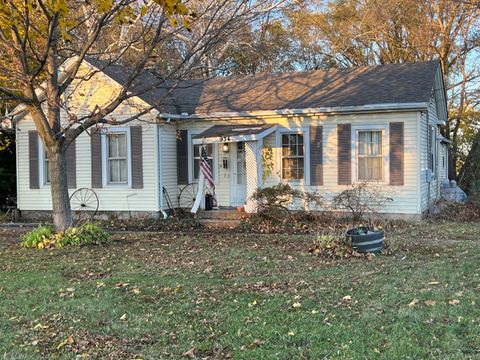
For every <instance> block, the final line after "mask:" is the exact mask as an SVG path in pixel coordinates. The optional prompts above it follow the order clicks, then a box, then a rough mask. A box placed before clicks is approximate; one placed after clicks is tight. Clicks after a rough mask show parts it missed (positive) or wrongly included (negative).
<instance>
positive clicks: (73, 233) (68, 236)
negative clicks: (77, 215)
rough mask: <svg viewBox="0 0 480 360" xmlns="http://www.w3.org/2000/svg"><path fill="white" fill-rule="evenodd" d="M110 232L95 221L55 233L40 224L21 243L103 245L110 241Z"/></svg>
mask: <svg viewBox="0 0 480 360" xmlns="http://www.w3.org/2000/svg"><path fill="white" fill-rule="evenodd" d="M109 238H110V234H109V233H108V232H106V231H105V230H103V229H102V228H101V227H100V226H98V225H97V224H94V223H85V224H82V225H80V226H78V227H71V228H68V229H67V230H65V231H62V232H59V233H56V234H55V233H54V232H53V229H52V228H51V227H49V226H39V227H38V228H36V229H34V230H32V231H30V232H28V233H26V234H25V235H23V236H22V238H21V243H20V245H21V246H22V247H26V248H38V249H44V248H53V247H57V248H61V247H64V246H84V245H103V244H107V243H108V242H109Z"/></svg>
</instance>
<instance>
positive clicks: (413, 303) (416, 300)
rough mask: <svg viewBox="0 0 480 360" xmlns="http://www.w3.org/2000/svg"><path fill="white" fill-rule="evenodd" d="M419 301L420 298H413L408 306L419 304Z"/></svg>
mask: <svg viewBox="0 0 480 360" xmlns="http://www.w3.org/2000/svg"><path fill="white" fill-rule="evenodd" d="M418 301H419V300H418V299H413V300H412V301H411V302H410V304H408V306H410V307H412V306H415V305H417V304H418Z"/></svg>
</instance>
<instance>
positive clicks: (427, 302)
mask: <svg viewBox="0 0 480 360" xmlns="http://www.w3.org/2000/svg"><path fill="white" fill-rule="evenodd" d="M436 303H437V302H436V301H433V300H425V305H427V306H434V305H435V304H436Z"/></svg>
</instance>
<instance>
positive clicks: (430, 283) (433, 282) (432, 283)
mask: <svg viewBox="0 0 480 360" xmlns="http://www.w3.org/2000/svg"><path fill="white" fill-rule="evenodd" d="M438 284H440V282H438V281H430V282H429V283H428V285H438Z"/></svg>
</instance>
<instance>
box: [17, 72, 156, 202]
mask: <svg viewBox="0 0 480 360" xmlns="http://www.w3.org/2000/svg"><path fill="white" fill-rule="evenodd" d="M85 71H87V70H86V67H82V68H81V69H80V73H81V74H83V73H84V72H85ZM71 88H74V89H75V92H74V95H75V96H74V95H72V96H71V97H69V99H68V100H67V102H68V105H69V108H70V109H71V111H72V112H74V113H75V114H76V115H77V116H78V117H81V116H85V115H88V113H89V112H90V111H91V110H92V109H94V108H95V106H96V105H100V106H101V105H102V104H105V103H107V102H108V101H110V100H111V99H112V98H113V97H114V96H115V93H116V92H117V91H118V90H119V89H120V87H119V86H118V84H116V83H114V82H113V81H111V79H109V78H108V77H106V76H105V75H104V74H103V73H97V74H96V75H94V77H93V78H92V79H91V80H90V81H88V82H82V83H79V82H78V81H77V80H75V81H74V83H72V85H71ZM68 90H69V89H67V93H69V91H68ZM142 106H145V104H144V103H143V102H142V101H140V100H139V99H138V98H133V99H131V100H129V101H128V102H125V103H124V104H122V105H121V106H119V107H118V108H117V109H116V110H115V111H114V112H113V113H112V114H111V115H109V117H110V116H111V117H112V118H114V119H115V120H119V121H121V120H123V119H126V118H128V117H130V116H131V115H133V114H136V113H138V112H139V111H140V110H141V109H142ZM62 116H63V117H66V115H65V114H64V113H62ZM109 117H107V118H109ZM142 120H144V121H142V122H140V121H132V122H130V123H128V124H127V125H126V126H135V125H137V126H139V125H141V126H142V150H143V151H142V162H143V188H142V189H129V188H111V187H110V188H108V187H107V188H99V189H95V192H96V193H97V195H98V198H99V200H100V207H99V210H100V211H157V210H158V205H157V204H158V182H159V181H158V180H159V177H158V166H157V158H156V156H157V152H156V150H155V149H156V146H157V141H156V135H155V134H156V132H155V127H156V126H157V125H155V122H156V119H155V118H154V117H153V116H151V115H149V114H147V115H144V116H142ZM34 129H35V126H34V124H33V121H32V120H31V119H30V118H29V116H27V117H25V118H24V119H23V120H22V121H20V122H19V124H18V127H17V133H18V135H17V136H18V143H17V149H18V152H17V154H18V155H17V156H18V193H19V199H20V201H19V204H18V206H19V208H20V209H21V210H50V209H51V194H50V187H49V186H43V185H42V184H41V185H40V189H38V190H33V189H32V190H30V189H29V185H28V130H34ZM75 141H76V144H75V145H76V161H77V166H76V168H77V169H76V174H77V179H76V186H77V189H78V188H82V187H85V188H91V187H92V179H91V148H90V136H89V135H88V134H86V133H83V134H82V135H80V136H79V137H78V138H77V139H76V140H75ZM73 191H75V189H69V192H70V193H72V192H73Z"/></svg>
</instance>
